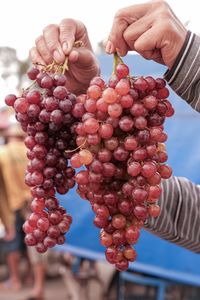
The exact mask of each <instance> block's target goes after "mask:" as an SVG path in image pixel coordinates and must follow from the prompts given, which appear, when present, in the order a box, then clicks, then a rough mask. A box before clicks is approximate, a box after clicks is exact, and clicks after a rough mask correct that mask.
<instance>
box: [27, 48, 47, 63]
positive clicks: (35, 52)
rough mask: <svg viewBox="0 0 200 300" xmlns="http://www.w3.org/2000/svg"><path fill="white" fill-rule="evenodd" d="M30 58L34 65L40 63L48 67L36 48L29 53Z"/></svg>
mask: <svg viewBox="0 0 200 300" xmlns="http://www.w3.org/2000/svg"><path fill="white" fill-rule="evenodd" d="M29 57H30V60H31V61H32V63H33V64H36V63H39V64H42V65H46V62H45V61H44V60H43V59H42V57H41V55H40V54H39V52H38V50H37V48H36V47H33V48H31V50H30V51H29Z"/></svg>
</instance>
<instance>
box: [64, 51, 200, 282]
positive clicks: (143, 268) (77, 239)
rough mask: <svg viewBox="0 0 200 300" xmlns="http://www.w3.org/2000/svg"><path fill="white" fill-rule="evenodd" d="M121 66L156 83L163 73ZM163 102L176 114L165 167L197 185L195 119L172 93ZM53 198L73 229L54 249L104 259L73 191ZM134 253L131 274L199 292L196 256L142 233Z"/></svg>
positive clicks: (107, 61) (87, 212)
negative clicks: (167, 101)
mask: <svg viewBox="0 0 200 300" xmlns="http://www.w3.org/2000/svg"><path fill="white" fill-rule="evenodd" d="M99 60H100V63H101V68H102V76H103V77H104V78H105V79H106V80H107V79H108V78H109V75H110V74H111V72H112V57H108V56H101V57H99ZM124 61H125V62H126V63H127V64H128V65H129V67H130V69H131V74H132V75H135V76H137V75H152V76H153V77H160V76H162V75H163V73H164V72H165V71H166V69H165V68H164V67H163V66H161V65H159V64H156V63H154V62H151V61H146V60H144V59H143V58H142V57H139V56H138V55H133V56H132V55H131V56H127V57H126V58H125V59H124ZM169 98H170V100H171V102H172V103H173V106H174V108H175V111H176V113H175V115H174V116H173V117H172V118H170V119H168V120H167V121H166V132H167V133H168V135H169V139H168V141H167V151H168V154H169V160H168V163H169V164H170V165H171V166H172V167H173V173H174V175H176V176H185V177H187V178H189V179H191V180H192V181H194V182H196V183H199V182H200V172H199V166H200V154H199V149H200V135H199V128H200V115H199V114H198V113H197V112H195V111H194V110H193V109H192V108H191V107H190V106H189V105H188V104H186V103H185V102H184V101H183V100H182V99H181V98H179V97H178V96H177V95H176V94H175V93H174V92H172V91H170V97H169ZM59 198H60V199H61V203H62V204H63V205H64V206H65V207H66V208H67V210H68V212H69V213H70V214H71V215H72V216H73V224H72V226H71V230H70V232H69V234H68V235H67V243H66V244H65V245H64V246H62V247H58V249H60V250H63V249H64V250H68V251H71V252H72V253H74V254H77V255H80V256H83V257H87V258H91V259H93V258H94V259H104V255H103V252H104V248H103V247H102V246H101V245H100V243H99V230H98V229H97V228H95V227H94V225H93V216H94V214H93V212H92V211H91V209H90V206H89V203H88V202H87V201H86V200H82V199H80V197H79V196H78V195H77V194H76V193H75V191H74V190H73V191H70V193H69V194H68V195H67V196H59ZM172 201H173V199H172ZM136 249H137V252H138V259H137V262H135V263H133V264H132V265H131V268H133V269H135V270H136V271H140V272H144V273H147V274H150V275H156V276H159V277H163V278H168V279H171V280H176V281H180V282H185V283H188V284H190V283H191V284H194V285H199V286H200V255H197V254H195V253H192V252H190V251H188V250H185V249H183V248H181V247H178V246H176V245H173V244H170V243H169V242H166V241H163V240H161V239H159V238H158V237H155V236H153V235H152V234H150V233H148V232H146V231H143V232H142V236H141V238H140V241H139V243H138V245H137V246H136Z"/></svg>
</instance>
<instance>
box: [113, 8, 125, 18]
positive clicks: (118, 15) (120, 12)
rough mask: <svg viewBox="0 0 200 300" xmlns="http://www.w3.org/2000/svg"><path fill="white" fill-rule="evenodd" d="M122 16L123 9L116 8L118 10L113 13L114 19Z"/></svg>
mask: <svg viewBox="0 0 200 300" xmlns="http://www.w3.org/2000/svg"><path fill="white" fill-rule="evenodd" d="M123 16H124V9H123V8H121V9H118V11H117V12H116V13H115V16H114V18H115V19H121V18H122V17H123Z"/></svg>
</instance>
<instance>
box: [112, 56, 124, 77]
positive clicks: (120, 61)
mask: <svg viewBox="0 0 200 300" xmlns="http://www.w3.org/2000/svg"><path fill="white" fill-rule="evenodd" d="M123 63H124V62H123V60H122V59H121V57H120V56H119V55H118V54H117V52H115V53H114V61H113V72H112V74H116V68H117V66H118V65H119V64H123Z"/></svg>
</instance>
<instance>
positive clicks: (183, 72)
mask: <svg viewBox="0 0 200 300" xmlns="http://www.w3.org/2000/svg"><path fill="white" fill-rule="evenodd" d="M165 79H166V80H167V81H168V84H169V85H170V86H171V88H172V89H173V90H174V91H175V92H176V93H177V94H178V95H179V96H180V97H182V98H183V99H185V100H186V101H187V102H188V103H189V104H190V105H191V106H192V107H193V108H194V109H195V110H197V111H199V112H200V37H199V36H197V35H195V34H194V33H191V32H189V31H188V33H187V37H186V40H185V42H184V45H183V47H182V49H181V51H180V53H179V55H178V56H177V58H176V60H175V62H174V65H173V66H172V68H171V70H168V71H167V72H166V73H165Z"/></svg>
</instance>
